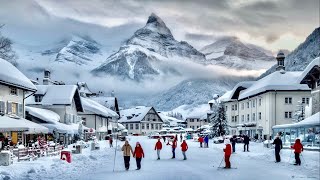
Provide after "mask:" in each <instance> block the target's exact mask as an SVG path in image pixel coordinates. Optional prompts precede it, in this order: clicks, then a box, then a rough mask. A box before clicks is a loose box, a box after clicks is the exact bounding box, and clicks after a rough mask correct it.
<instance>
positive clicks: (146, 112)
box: [118, 106, 163, 135]
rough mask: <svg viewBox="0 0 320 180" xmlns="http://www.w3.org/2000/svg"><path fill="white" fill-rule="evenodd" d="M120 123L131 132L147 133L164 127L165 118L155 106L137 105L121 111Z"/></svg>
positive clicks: (137, 133)
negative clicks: (163, 118) (162, 117)
mask: <svg viewBox="0 0 320 180" xmlns="http://www.w3.org/2000/svg"><path fill="white" fill-rule="evenodd" d="M120 115H121V117H120V120H119V121H118V122H119V123H121V124H123V125H124V126H125V127H126V129H127V130H128V133H129V134H136V135H147V134H150V133H154V132H157V131H159V130H161V129H162V124H163V120H162V119H161V117H160V116H159V114H158V113H157V111H156V110H155V109H154V108H153V107H145V106H137V107H135V108H131V109H125V110H121V111H120Z"/></svg>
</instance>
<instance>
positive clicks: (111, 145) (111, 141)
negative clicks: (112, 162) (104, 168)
mask: <svg viewBox="0 0 320 180" xmlns="http://www.w3.org/2000/svg"><path fill="white" fill-rule="evenodd" d="M112 143H113V139H112V137H111V136H110V138H109V145H110V148H111V147H113V144H112Z"/></svg>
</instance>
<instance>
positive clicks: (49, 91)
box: [26, 85, 83, 112]
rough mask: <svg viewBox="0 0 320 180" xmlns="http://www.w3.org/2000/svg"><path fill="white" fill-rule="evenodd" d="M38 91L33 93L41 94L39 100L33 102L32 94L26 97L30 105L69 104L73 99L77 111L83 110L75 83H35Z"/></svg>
mask: <svg viewBox="0 0 320 180" xmlns="http://www.w3.org/2000/svg"><path fill="white" fill-rule="evenodd" d="M36 87H37V89H38V91H37V92H36V93H35V95H42V96H43V98H42V100H41V102H35V98H34V96H30V97H29V98H27V99H26V104H30V105H43V106H46V105H71V104H72V102H73V100H74V102H75V104H76V108H77V111H78V112H83V107H82V103H81V99H80V95H79V92H78V88H77V86H76V85H36Z"/></svg>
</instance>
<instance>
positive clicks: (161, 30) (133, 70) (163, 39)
mask: <svg viewBox="0 0 320 180" xmlns="http://www.w3.org/2000/svg"><path fill="white" fill-rule="evenodd" d="M173 60H182V61H184V60H191V61H195V62H201V63H203V62H205V56H204V55H203V54H202V53H200V52H199V51H197V50H196V49H195V48H193V47H192V46H191V45H189V44H188V43H187V42H184V41H181V42H178V41H177V40H175V39H174V37H173V35H172V34H171V31H170V29H169V28H168V27H167V26H166V24H165V23H164V22H163V21H162V20H161V19H160V18H159V17H158V16H157V15H155V14H153V13H152V14H151V15H150V16H149V19H148V21H147V23H146V25H145V26H144V27H143V28H141V29H139V30H137V31H136V32H135V33H134V35H133V36H132V37H131V38H130V39H128V40H127V41H126V42H125V44H124V45H122V46H121V47H120V49H119V51H118V52H116V53H114V54H112V55H110V56H109V57H108V58H107V60H106V61H105V63H103V64H102V65H101V66H99V67H97V68H96V69H94V70H93V71H92V73H94V74H96V75H101V74H102V75H105V74H109V75H115V76H120V77H123V78H130V79H133V80H138V81H139V80H141V79H143V78H145V77H147V76H154V75H159V74H166V73H170V72H171V73H177V71H176V69H174V68H171V69H168V66H164V65H165V64H166V62H170V61H173Z"/></svg>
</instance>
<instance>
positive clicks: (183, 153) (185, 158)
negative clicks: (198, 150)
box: [181, 140, 188, 160]
mask: <svg viewBox="0 0 320 180" xmlns="http://www.w3.org/2000/svg"><path fill="white" fill-rule="evenodd" d="M187 150H188V144H187V143H186V140H183V142H182V143H181V151H182V155H183V160H187V156H186V151H187Z"/></svg>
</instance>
